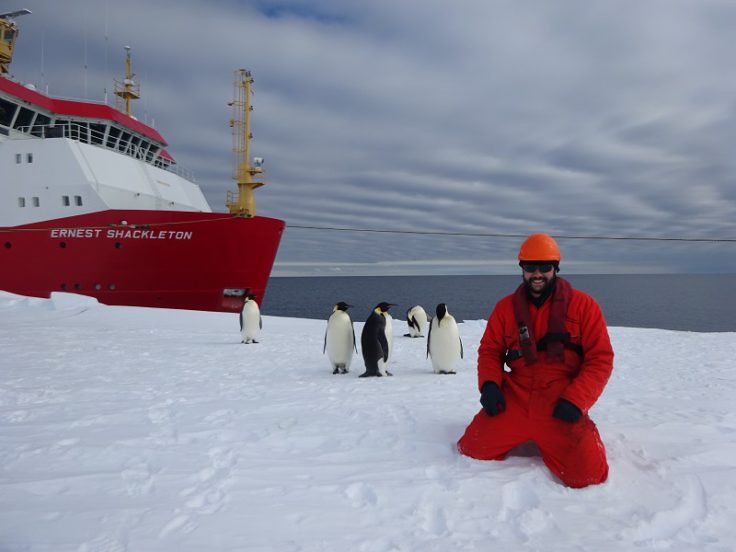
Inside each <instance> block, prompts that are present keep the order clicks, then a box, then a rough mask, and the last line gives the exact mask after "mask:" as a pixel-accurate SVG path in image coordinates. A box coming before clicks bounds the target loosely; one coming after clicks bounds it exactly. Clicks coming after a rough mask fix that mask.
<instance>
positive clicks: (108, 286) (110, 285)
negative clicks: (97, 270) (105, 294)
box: [107, 284, 115, 290]
mask: <svg viewBox="0 0 736 552" xmlns="http://www.w3.org/2000/svg"><path fill="white" fill-rule="evenodd" d="M107 289H110V290H114V289H115V284H107Z"/></svg>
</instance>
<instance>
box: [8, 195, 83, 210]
mask: <svg viewBox="0 0 736 552" xmlns="http://www.w3.org/2000/svg"><path fill="white" fill-rule="evenodd" d="M72 197H73V199H74V205H76V206H77V207H81V206H82V205H83V201H82V196H79V195H75V196H68V195H65V196H61V204H62V205H63V206H64V207H71V205H72ZM30 199H31V201H30V202H29V201H28V200H27V199H26V198H25V197H22V196H21V197H19V198H18V207H31V206H32V207H40V206H41V198H39V197H38V196H33V197H31V198H30Z"/></svg>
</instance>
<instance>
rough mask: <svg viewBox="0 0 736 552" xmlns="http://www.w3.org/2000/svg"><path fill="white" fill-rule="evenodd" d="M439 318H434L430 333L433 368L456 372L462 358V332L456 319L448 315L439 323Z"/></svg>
mask: <svg viewBox="0 0 736 552" xmlns="http://www.w3.org/2000/svg"><path fill="white" fill-rule="evenodd" d="M437 322H438V320H437V318H433V319H432V329H431V331H430V334H429V356H430V357H431V359H432V369H433V370H434V372H435V373H437V374H439V373H448V372H455V366H456V365H457V362H458V361H459V360H460V354H461V353H460V351H461V344H460V332H459V331H458V328H457V323H456V322H455V319H454V318H452V317H451V316H449V315H447V316H445V317H444V318H443V319H442V323H441V324H438V323H437Z"/></svg>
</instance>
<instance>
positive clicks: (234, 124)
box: [226, 69, 263, 217]
mask: <svg viewBox="0 0 736 552" xmlns="http://www.w3.org/2000/svg"><path fill="white" fill-rule="evenodd" d="M252 85H253V77H252V76H251V74H250V71H248V70H246V69H239V70H238V71H236V72H235V90H234V94H233V101H231V102H229V103H228V105H229V106H231V107H232V108H233V117H232V119H230V128H232V133H233V156H234V159H235V173H234V175H233V178H234V179H235V181H236V182H237V184H238V191H237V196H236V195H235V194H234V193H233V192H228V193H227V202H226V204H227V208H228V209H229V211H230V213H231V214H233V215H238V216H241V217H254V216H256V200H255V196H254V194H253V190H255V189H256V188H260V187H261V186H263V182H256V180H255V178H254V177H255V176H256V175H258V174H261V173H263V158H262V157H255V158H254V159H253V162H252V164H251V158H250V141H251V139H252V138H253V134H251V132H250V113H251V111H253V106H252V105H251V101H250V97H251V94H252Z"/></svg>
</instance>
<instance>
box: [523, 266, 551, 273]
mask: <svg viewBox="0 0 736 552" xmlns="http://www.w3.org/2000/svg"><path fill="white" fill-rule="evenodd" d="M521 268H522V270H523V271H524V272H528V273H529V274H531V273H532V272H536V271H537V270H538V271H539V272H549V271H550V270H553V269H554V268H555V265H554V264H552V263H523V264H522V265H521Z"/></svg>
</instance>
